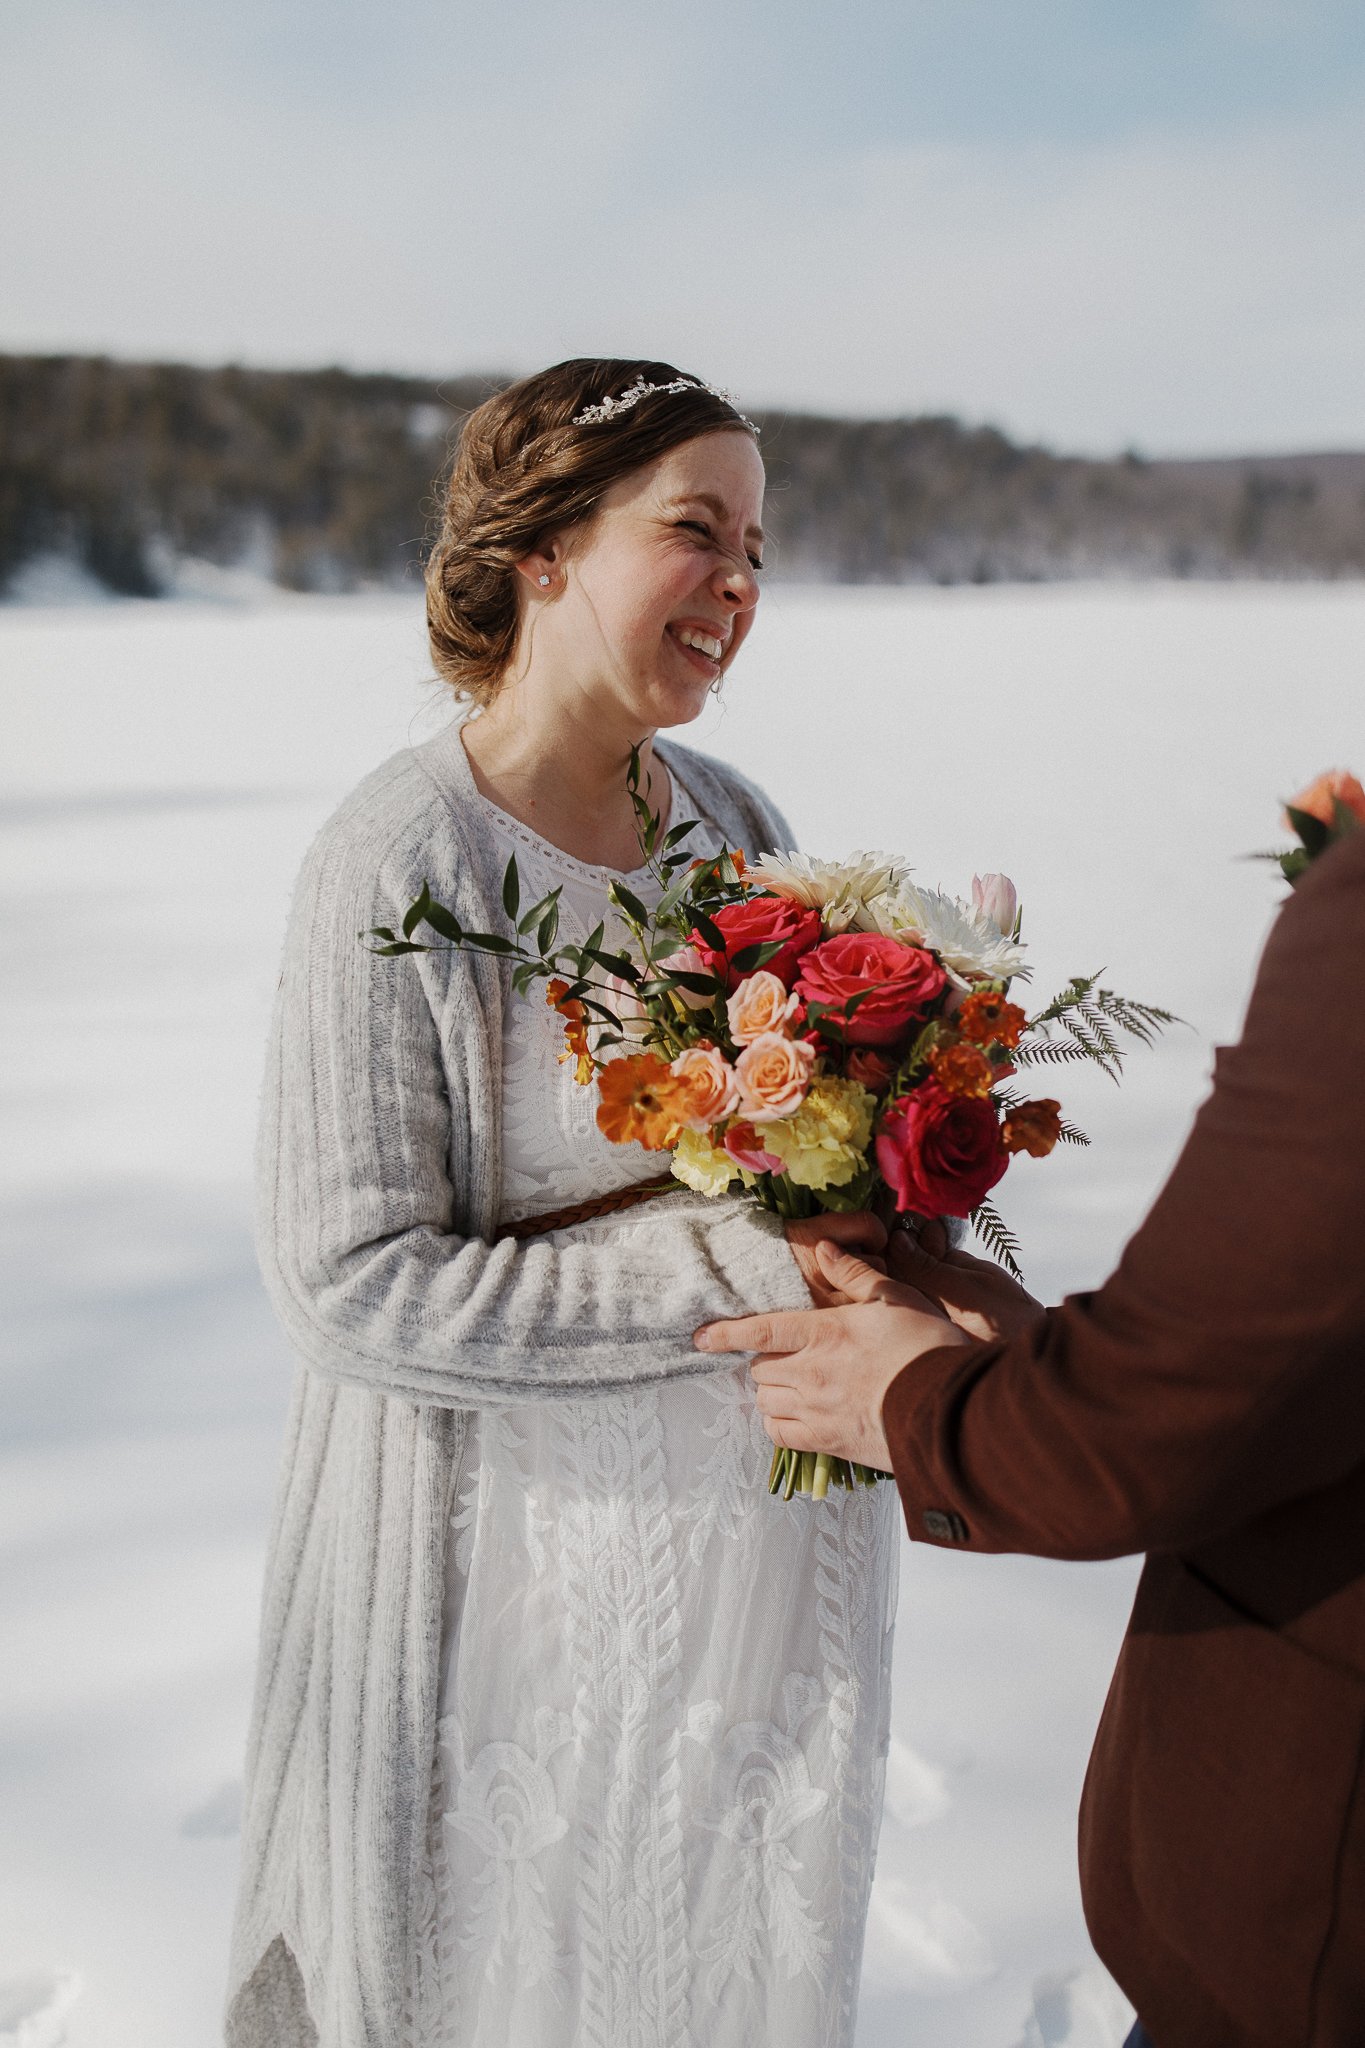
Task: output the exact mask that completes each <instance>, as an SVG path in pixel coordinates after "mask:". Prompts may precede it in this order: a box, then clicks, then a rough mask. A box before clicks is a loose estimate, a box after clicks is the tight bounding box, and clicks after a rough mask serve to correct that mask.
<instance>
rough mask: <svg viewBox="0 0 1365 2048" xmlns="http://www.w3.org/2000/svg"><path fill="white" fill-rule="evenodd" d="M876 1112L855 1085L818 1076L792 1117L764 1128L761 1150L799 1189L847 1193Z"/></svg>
mask: <svg viewBox="0 0 1365 2048" xmlns="http://www.w3.org/2000/svg"><path fill="white" fill-rule="evenodd" d="M876 1106H877V1105H876V1100H875V1098H874V1097H873V1096H871V1095H869V1093H868V1091H867V1089H866V1088H864V1087H863V1086H862V1085H861V1084H860V1083H859V1082H857V1081H844V1080H841V1079H840V1078H839V1076H838V1075H837V1074H817V1075H816V1077H815V1079H814V1080H813V1081H812V1082H811V1084H810V1089H809V1091H808V1093H807V1095H806V1099H805V1101H804V1102H803V1103H802V1105H801V1107H800V1109H798V1110H797V1112H796V1114H795V1116H786V1117H779V1118H778V1119H777V1120H776V1121H774V1122H773V1123H770V1124H764V1126H763V1144H764V1148H765V1150H767V1151H769V1152H773V1153H776V1155H777V1157H778V1158H779V1159H780V1160H781V1161H782V1164H783V1166H784V1167H785V1168H786V1170H787V1173H788V1175H789V1177H790V1178H791V1179H792V1180H794V1181H795V1182H796V1184H797V1186H798V1187H803V1188H842V1187H846V1186H847V1184H848V1183H849V1181H851V1180H852V1179H853V1176H854V1175H855V1174H856V1173H857V1172H859V1170H860V1169H861V1168H862V1166H863V1164H864V1162H865V1160H866V1157H867V1148H868V1146H869V1145H870V1144H871V1142H872V1117H873V1112H874V1111H875V1109H876Z"/></svg>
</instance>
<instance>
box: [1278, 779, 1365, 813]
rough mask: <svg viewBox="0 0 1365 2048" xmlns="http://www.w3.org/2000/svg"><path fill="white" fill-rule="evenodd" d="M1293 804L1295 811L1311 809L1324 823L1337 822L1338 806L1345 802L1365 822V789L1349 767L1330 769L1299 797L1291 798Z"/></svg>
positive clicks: (1311, 783)
mask: <svg viewBox="0 0 1365 2048" xmlns="http://www.w3.org/2000/svg"><path fill="white" fill-rule="evenodd" d="M1290 804H1291V806H1292V808H1293V809H1294V810H1296V811H1307V813H1308V815H1309V817H1310V818H1317V819H1318V820H1319V821H1320V822H1321V823H1322V824H1324V825H1335V824H1336V821H1337V819H1336V810H1335V808H1334V806H1335V805H1336V804H1344V805H1345V806H1346V808H1347V810H1348V811H1349V812H1350V813H1351V815H1352V817H1353V818H1355V819H1357V820H1358V821H1359V823H1360V824H1362V825H1365V789H1362V788H1361V786H1360V783H1359V781H1358V780H1357V778H1356V777H1355V776H1354V775H1352V774H1351V773H1350V771H1349V770H1348V769H1346V768H1329V769H1328V770H1327V772H1326V773H1325V774H1324V775H1319V777H1318V779H1317V781H1316V782H1310V783H1309V785H1308V787H1307V789H1305V790H1301V791H1300V792H1299V794H1298V796H1296V797H1291V798H1290Z"/></svg>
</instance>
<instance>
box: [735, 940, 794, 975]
mask: <svg viewBox="0 0 1365 2048" xmlns="http://www.w3.org/2000/svg"><path fill="white" fill-rule="evenodd" d="M783 944H784V941H783V940H781V939H764V940H763V941H762V942H761V943H759V944H756V945H752V946H741V947H740V949H739V951H738V952H737V953H736V954H735V956H734V958H733V959H732V960H731V962H730V965H731V967H732V968H733V969H734V971H735V973H736V974H752V973H753V972H754V970H755V969H756V968H759V967H765V966H766V965H767V963H768V962H769V961H770V960H772V959H775V958H776V956H777V955H778V954H779V953H780V952H781V951H782V947H783Z"/></svg>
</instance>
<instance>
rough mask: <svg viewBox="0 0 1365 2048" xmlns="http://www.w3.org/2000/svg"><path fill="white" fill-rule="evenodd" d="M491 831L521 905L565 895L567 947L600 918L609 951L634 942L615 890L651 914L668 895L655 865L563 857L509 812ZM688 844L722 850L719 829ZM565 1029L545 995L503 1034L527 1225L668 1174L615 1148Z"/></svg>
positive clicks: (518, 1008)
mask: <svg viewBox="0 0 1365 2048" xmlns="http://www.w3.org/2000/svg"><path fill="white" fill-rule="evenodd" d="M487 810H488V824H489V830H490V831H491V833H492V834H493V837H494V839H495V841H496V843H497V847H498V851H499V853H500V855H501V857H502V859H503V860H504V861H506V860H507V859H508V858H509V857H510V856H511V855H513V854H515V856H516V861H517V871H518V874H519V876H520V879H521V897H522V902H523V903H526V904H531V903H534V902H537V901H538V900H539V898H540V897H542V896H546V895H548V894H549V892H550V890H551V889H561V890H562V891H563V894H562V895H561V896H560V899H559V929H560V940H561V943H568V944H571V945H581V944H582V943H583V941H584V940H585V939H587V938H589V937H590V936H591V934H592V931H593V928H594V927H595V926H596V925H597V924H598V923H599V922H605V925H606V930H605V933H604V936H603V944H604V945H605V947H606V949H607V950H608V952H611V951H615V950H618V949H619V948H620V947H622V946H624V945H625V944H626V942H627V940H628V936H629V934H628V932H627V930H626V927H625V924H624V923H623V922H622V920H621V918H620V917H619V916H618V915H617V913H616V912H615V911H614V910H613V909H612V907H611V904H610V903H609V901H608V899H607V891H608V889H609V888H610V886H611V884H612V883H613V882H617V881H619V882H624V883H626V885H627V886H628V887H629V888H630V889H631V891H632V892H633V893H634V894H635V895H636V896H638V897H639V898H640V900H641V902H642V903H647V904H648V905H649V906H650V907H651V908H652V907H653V905H654V904H655V903H657V902H658V900H659V896H660V894H661V893H662V891H661V885H660V884H659V882H658V881H656V879H655V878H654V876H653V875H652V874H651V873H650V871H649V869H648V868H647V867H642V868H638V869H636V871H635V872H634V873H633V874H628V875H623V874H618V873H617V872H616V871H615V870H614V869H612V868H602V867H592V866H590V865H589V864H588V863H587V862H586V861H580V860H575V859H574V858H573V856H572V855H571V854H567V853H562V852H561V851H560V849H559V848H558V847H556V846H551V845H550V844H549V842H548V841H547V840H544V839H541V838H540V837H539V836H538V834H536V833H535V832H532V831H531V829H530V827H529V826H527V825H523V824H522V823H521V822H520V821H519V820H518V819H516V818H512V817H509V816H508V815H507V813H506V812H505V811H500V810H496V809H495V808H494V807H493V805H492V804H489V805H488V806H487ZM688 843H689V846H691V845H695V848H696V856H697V857H698V858H701V857H703V856H705V855H707V854H712V853H718V852H719V851H720V848H721V838H720V835H719V833H717V832H707V831H705V830H698V831H697V832H694V833H693V835H692V840H691V841H689V842H688ZM563 1049H564V1026H563V1023H562V1021H561V1019H560V1018H559V1017H558V1016H557V1015H556V1014H555V1012H554V1010H553V1009H551V1007H550V1005H549V1004H548V1003H547V1002H546V1001H545V996H544V991H543V989H540V988H533V989H532V990H531V992H530V994H529V995H527V996H524V997H516V998H513V1000H512V1001H511V1002H509V1004H508V1007H507V1016H506V1022H505V1025H504V1029H503V1086H502V1207H501V1218H500V1220H501V1221H502V1222H504V1223H511V1222H520V1221H521V1220H522V1219H523V1218H525V1217H527V1216H536V1215H543V1214H546V1213H548V1212H549V1211H550V1210H553V1209H563V1208H567V1207H568V1206H569V1205H570V1204H571V1203H574V1202H586V1201H590V1200H591V1199H592V1198H593V1197H594V1196H596V1195H606V1194H610V1193H612V1191H613V1190H614V1189H616V1188H622V1187H628V1186H629V1184H630V1182H631V1181H632V1180H652V1179H654V1178H656V1177H657V1175H658V1174H659V1173H660V1172H661V1171H663V1172H666V1171H667V1161H666V1160H664V1159H661V1158H660V1155H659V1154H658V1153H657V1152H647V1151H646V1150H645V1148H644V1147H643V1145H613V1144H612V1143H611V1141H610V1140H609V1139H607V1138H604V1137H603V1136H602V1133H601V1132H600V1131H599V1130H598V1128H597V1120H596V1109H597V1090H596V1089H595V1088H580V1087H579V1086H578V1084H577V1083H576V1082H575V1080H574V1078H573V1063H572V1061H565V1062H562V1063H561V1062H560V1060H559V1054H560V1053H561V1052H562V1051H563Z"/></svg>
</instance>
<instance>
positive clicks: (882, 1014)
mask: <svg viewBox="0 0 1365 2048" xmlns="http://www.w3.org/2000/svg"><path fill="white" fill-rule="evenodd" d="M947 983H948V977H947V975H946V974H945V973H944V972H943V969H942V968H941V967H940V966H939V964H938V962H937V960H935V958H934V956H933V954H932V953H926V952H925V950H924V948H923V946H906V945H903V944H902V943H901V941H900V940H899V939H883V938H879V937H878V936H877V934H876V933H875V932H841V933H840V934H839V937H838V938H837V939H826V940H825V941H824V943H823V944H822V945H819V946H814V947H812V948H811V950H810V952H809V953H807V954H806V956H805V958H804V959H803V960H802V962H801V972H800V975H799V976H798V978H797V983H796V987H797V992H798V994H800V995H801V996H803V997H804V998H805V1000H806V1002H807V1003H824V1004H826V1005H828V1006H829V1007H830V1012H831V1014H830V1015H828V1016H824V1017H821V1018H819V1019H818V1020H816V1021H817V1028H818V1029H819V1030H821V1031H823V1032H824V1033H825V1035H826V1037H827V1038H837V1039H838V1040H839V1041H840V1043H841V1044H844V1045H894V1044H895V1043H896V1040H897V1039H898V1038H903V1037H904V1036H905V1034H906V1031H907V1029H908V1027H909V1026H910V1024H911V1023H913V1022H915V1021H916V1020H918V1019H919V1018H921V1017H924V1016H926V1015H927V1014H928V1011H929V1009H930V1007H931V1005H932V1004H933V1003H934V1002H936V1001H937V999H938V997H939V996H941V995H942V993H943V991H944V989H945V988H946V987H947ZM864 989H871V990H872V991H873V993H872V994H871V995H869V996H867V997H865V998H864V1000H863V1001H862V1002H861V1003H859V1004H858V1006H857V1008H856V1009H855V1010H853V1011H852V1013H851V1014H849V1015H847V1016H845V1014H844V1010H843V1006H844V1004H846V1003H847V1002H848V1000H849V998H850V996H856V995H860V994H861V993H862V991H863V990H864Z"/></svg>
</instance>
